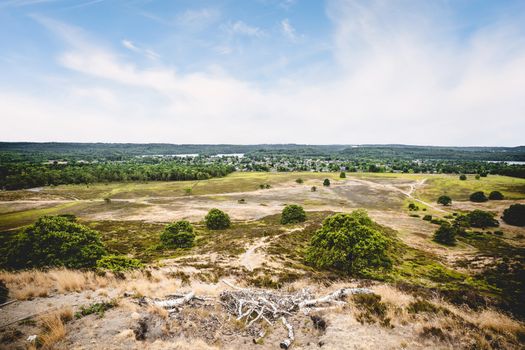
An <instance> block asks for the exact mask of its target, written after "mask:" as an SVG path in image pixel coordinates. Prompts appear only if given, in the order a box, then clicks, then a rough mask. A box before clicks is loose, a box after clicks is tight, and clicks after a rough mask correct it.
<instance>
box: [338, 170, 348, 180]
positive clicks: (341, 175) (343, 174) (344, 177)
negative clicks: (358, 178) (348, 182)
mask: <svg viewBox="0 0 525 350" xmlns="http://www.w3.org/2000/svg"><path fill="white" fill-rule="evenodd" d="M339 177H340V178H341V179H346V173H345V172H344V171H341V173H340V174H339Z"/></svg>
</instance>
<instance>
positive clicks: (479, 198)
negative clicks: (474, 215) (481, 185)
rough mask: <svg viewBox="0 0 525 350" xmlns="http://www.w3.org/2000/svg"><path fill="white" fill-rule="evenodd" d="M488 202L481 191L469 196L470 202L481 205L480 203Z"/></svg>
mask: <svg viewBox="0 0 525 350" xmlns="http://www.w3.org/2000/svg"><path fill="white" fill-rule="evenodd" d="M488 200H489V199H488V198H487V196H485V193H483V191H477V192H474V193H472V194H471V195H470V201H471V202H477V203H481V202H486V201H488Z"/></svg>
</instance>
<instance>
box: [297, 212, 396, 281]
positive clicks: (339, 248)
mask: <svg viewBox="0 0 525 350" xmlns="http://www.w3.org/2000/svg"><path fill="white" fill-rule="evenodd" d="M377 227H378V225H377V224H375V223H374V222H373V221H372V220H371V219H370V218H369V217H368V214H367V213H366V211H364V210H356V211H354V212H352V213H351V214H335V215H332V216H329V217H327V218H326V219H325V220H324V221H323V225H322V227H321V228H320V229H319V230H317V232H316V233H315V234H314V236H313V237H312V240H311V242H310V246H309V248H308V250H307V252H306V260H307V261H308V262H309V263H311V264H313V265H315V266H317V267H319V268H334V269H337V270H341V271H344V272H346V273H348V274H360V273H366V272H367V271H369V269H371V268H385V269H387V268H390V267H391V266H392V259H391V258H390V256H389V254H388V248H389V246H392V242H391V240H390V239H389V238H388V237H386V236H385V235H384V234H383V233H382V232H381V231H379V230H378V228H377Z"/></svg>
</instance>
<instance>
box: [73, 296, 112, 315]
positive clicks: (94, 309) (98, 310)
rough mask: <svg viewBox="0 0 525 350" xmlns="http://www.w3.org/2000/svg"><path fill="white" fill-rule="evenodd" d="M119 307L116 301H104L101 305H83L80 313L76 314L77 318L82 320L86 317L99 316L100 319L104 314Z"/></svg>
mask: <svg viewBox="0 0 525 350" xmlns="http://www.w3.org/2000/svg"><path fill="white" fill-rule="evenodd" d="M117 305H118V302H117V301H116V300H110V301H103V302H101V303H94V304H91V305H89V306H84V305H82V306H81V307H80V311H78V312H76V313H75V318H82V317H84V316H88V315H92V314H97V315H98V316H99V317H102V316H104V313H105V312H106V311H107V310H109V309H112V308H114V307H115V306H117Z"/></svg>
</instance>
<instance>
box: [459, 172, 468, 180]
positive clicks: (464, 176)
mask: <svg viewBox="0 0 525 350" xmlns="http://www.w3.org/2000/svg"><path fill="white" fill-rule="evenodd" d="M459 179H460V180H463V181H464V180H466V179H467V175H465V174H461V175H459Z"/></svg>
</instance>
